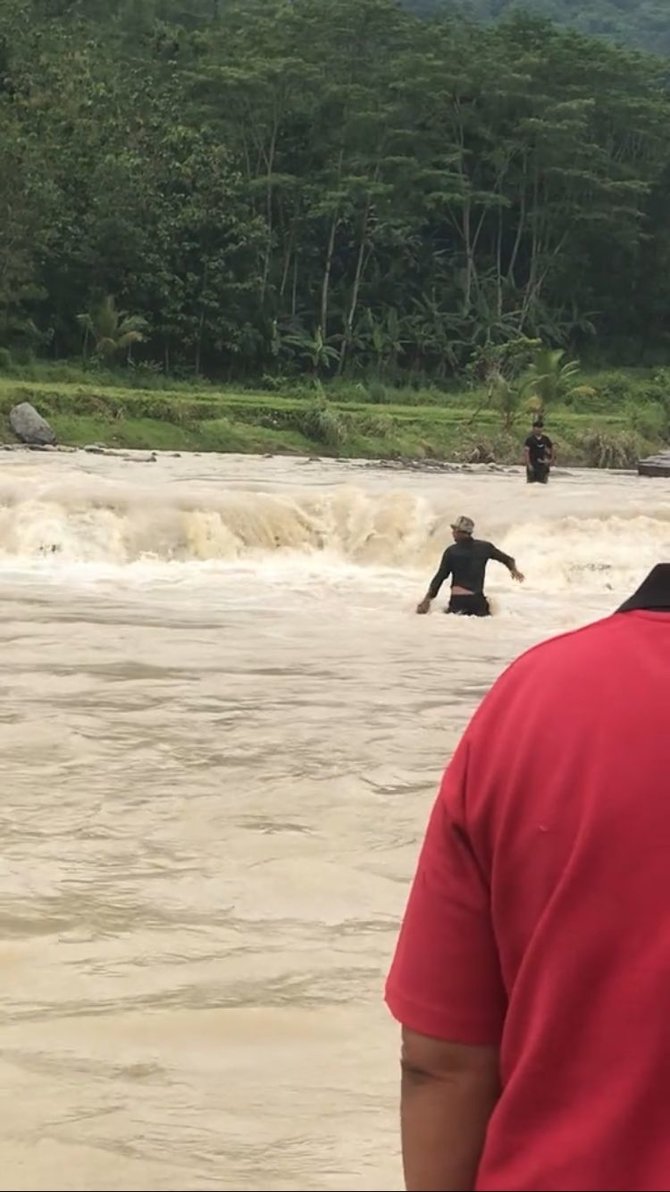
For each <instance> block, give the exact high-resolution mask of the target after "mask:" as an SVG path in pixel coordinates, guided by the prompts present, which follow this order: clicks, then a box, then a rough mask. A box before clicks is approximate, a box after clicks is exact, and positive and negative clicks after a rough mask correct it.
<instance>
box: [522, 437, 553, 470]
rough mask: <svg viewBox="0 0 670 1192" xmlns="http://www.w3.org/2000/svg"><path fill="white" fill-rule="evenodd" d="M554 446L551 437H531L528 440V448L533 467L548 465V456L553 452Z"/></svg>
mask: <svg viewBox="0 0 670 1192" xmlns="http://www.w3.org/2000/svg"><path fill="white" fill-rule="evenodd" d="M553 446H554V444H553V443H552V441H551V439H550V438H549V435H529V436H528V438H527V439H526V447H527V448H528V459H529V462H530V464H531V466H532V467H534V466H535V464H546V463H548V462H549V461H548V459H547V454H548V453H549V452H551V451H552V450H553Z"/></svg>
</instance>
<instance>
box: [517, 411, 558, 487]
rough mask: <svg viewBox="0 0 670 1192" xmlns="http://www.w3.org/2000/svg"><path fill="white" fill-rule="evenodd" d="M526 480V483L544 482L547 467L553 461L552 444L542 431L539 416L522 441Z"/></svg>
mask: <svg viewBox="0 0 670 1192" xmlns="http://www.w3.org/2000/svg"><path fill="white" fill-rule="evenodd" d="M524 458H525V461H526V481H527V483H528V484H546V483H547V481H548V479H549V469H550V467H551V465H552V464H553V462H554V444H553V443H552V441H551V439H550V438H549V435H545V433H544V423H543V421H542V419H541V418H536V419H535V420H534V422H533V429H532V431H531V433H530V434H529V436H528V438H527V439H526V442H525V443H524Z"/></svg>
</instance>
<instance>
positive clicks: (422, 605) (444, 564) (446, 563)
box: [416, 547, 451, 613]
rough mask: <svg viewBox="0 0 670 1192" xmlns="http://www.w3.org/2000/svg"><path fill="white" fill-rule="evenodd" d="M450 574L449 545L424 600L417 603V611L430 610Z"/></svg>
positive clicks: (424, 611)
mask: <svg viewBox="0 0 670 1192" xmlns="http://www.w3.org/2000/svg"><path fill="white" fill-rule="evenodd" d="M450 575H451V559H450V556H449V547H447V549H446V550H445V552H444V554H443V555H442V558H441V560H440V566H439V567H438V569H437V571H436V573H435V575H434V576H433V578H432V579H431V581H430V585H429V587H428V591H427V592H426V595H425V596H424V598H423V600H421V601H419V604H418V605H417V609H416V611H417V612H418V613H427V612H429V611H430V606H431V603H432V601H433V600H434V599H435V597H436V596H437V594H438V592H439V590H440V588H441V587H442V584H443V583H444V581H445V580H446V579H448V578H449V576H450Z"/></svg>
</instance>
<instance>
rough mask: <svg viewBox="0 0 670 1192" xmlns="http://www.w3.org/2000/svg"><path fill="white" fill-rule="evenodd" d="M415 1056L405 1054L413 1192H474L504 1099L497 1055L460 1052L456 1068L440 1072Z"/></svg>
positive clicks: (406, 1141)
mask: <svg viewBox="0 0 670 1192" xmlns="http://www.w3.org/2000/svg"><path fill="white" fill-rule="evenodd" d="M409 1051H410V1049H408V1048H406V1047H405V1048H404V1054H403V1061H402V1089H401V1118H402V1148H403V1165H404V1170H405V1187H406V1189H407V1192H470V1190H471V1189H473V1188H474V1186H475V1180H476V1176H477V1168H478V1166H479V1161H480V1158H481V1154H482V1150H483V1147H484V1139H485V1137H486V1129H487V1125H488V1121H489V1118H490V1116H491V1112H492V1110H493V1108H494V1106H495V1103H496V1100H497V1097H498V1073H497V1054H496V1052H495V1049H493V1048H458V1047H456V1048H455V1049H454V1051H455V1055H454V1061H453V1063H450V1062H447V1063H446V1064H443V1063H440V1065H439V1067H438V1068H436V1069H435V1071H427V1070H425V1067H424V1066H423V1065H422V1060H421V1057H416V1056H412V1055H411V1054H408V1052H409ZM459 1052H464V1053H465V1054H466V1056H467V1058H466V1060H465V1062H461V1056H460V1054H459ZM417 1059H418V1062H417Z"/></svg>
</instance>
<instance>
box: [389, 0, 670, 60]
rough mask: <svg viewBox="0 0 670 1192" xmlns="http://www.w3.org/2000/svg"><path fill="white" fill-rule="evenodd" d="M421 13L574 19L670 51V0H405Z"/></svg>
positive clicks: (582, 27)
mask: <svg viewBox="0 0 670 1192" xmlns="http://www.w3.org/2000/svg"><path fill="white" fill-rule="evenodd" d="M405 4H406V7H407V8H408V9H409V11H410V12H415V13H417V14H419V15H421V16H435V15H438V14H439V15H442V16H444V15H453V14H460V15H461V16H467V17H470V18H471V19H473V20H477V21H497V20H500V19H501V18H505V17H508V16H510V15H511V14H512V13H519V12H527V13H529V14H530V15H531V16H536V17H542V18H544V19H546V20H550V21H555V22H556V23H557V24H558V25H570V26H571V27H572V28H573V29H577V30H578V31H579V32H580V33H588V34H592V35H594V36H596V37H608V38H610V39H612V40H613V41H617V42H620V43H621V44H623V45H629V46H634V47H636V48H638V49H642V50H648V51H649V52H650V53H655V54H670V4H668V0H405Z"/></svg>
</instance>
